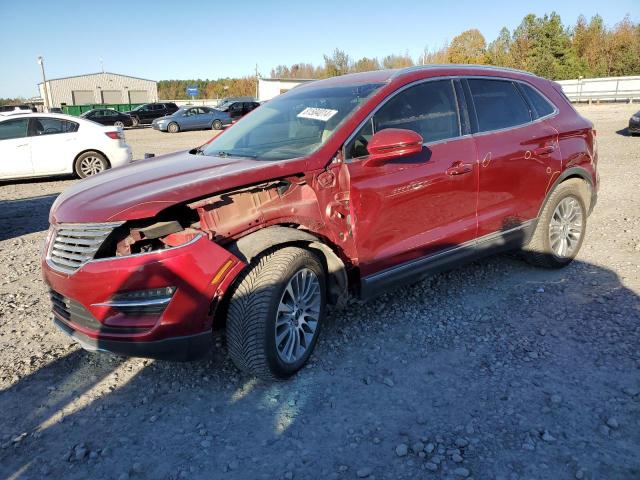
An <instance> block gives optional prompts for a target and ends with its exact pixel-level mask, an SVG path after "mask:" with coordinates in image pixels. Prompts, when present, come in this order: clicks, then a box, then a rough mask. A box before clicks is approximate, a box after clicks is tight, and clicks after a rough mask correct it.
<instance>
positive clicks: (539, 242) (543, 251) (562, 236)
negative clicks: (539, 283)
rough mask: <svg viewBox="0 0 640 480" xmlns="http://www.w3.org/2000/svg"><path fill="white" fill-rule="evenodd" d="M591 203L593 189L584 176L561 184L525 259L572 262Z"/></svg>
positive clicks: (552, 265)
mask: <svg viewBox="0 0 640 480" xmlns="http://www.w3.org/2000/svg"><path fill="white" fill-rule="evenodd" d="M589 204H590V189H589V186H588V185H587V184H586V182H585V181H584V180H579V179H577V178H572V179H569V180H567V181H565V182H562V183H561V184H560V185H558V186H557V187H556V189H555V190H554V191H553V193H552V194H551V195H550V196H549V199H548V200H547V203H546V204H545V206H544V208H543V209H542V214H541V215H540V218H538V225H537V226H536V229H535V231H534V233H533V236H532V237H531V240H530V241H529V244H528V245H527V246H526V247H525V249H524V257H525V260H527V261H528V262H529V263H531V264H533V265H536V266H539V267H545V268H562V267H565V266H567V265H569V264H570V263H571V262H572V261H573V259H574V258H575V256H576V255H577V254H578V252H579V251H580V247H581V246H582V241H583V240H584V234H585V231H586V228H587V214H588V211H589V207H588V206H589Z"/></svg>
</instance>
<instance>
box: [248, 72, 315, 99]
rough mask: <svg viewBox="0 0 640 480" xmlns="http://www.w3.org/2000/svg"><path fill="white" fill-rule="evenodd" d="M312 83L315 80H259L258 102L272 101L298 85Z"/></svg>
mask: <svg viewBox="0 0 640 480" xmlns="http://www.w3.org/2000/svg"><path fill="white" fill-rule="evenodd" d="M312 81H313V80H310V79H302V78H259V79H258V101H259V102H264V101H265V100H271V99H272V98H274V97H277V96H278V95H280V94H281V93H284V92H287V91H289V90H291V89H292V88H295V87H297V86H298V85H302V84H303V83H306V82H312Z"/></svg>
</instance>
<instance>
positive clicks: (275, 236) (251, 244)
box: [225, 225, 349, 307]
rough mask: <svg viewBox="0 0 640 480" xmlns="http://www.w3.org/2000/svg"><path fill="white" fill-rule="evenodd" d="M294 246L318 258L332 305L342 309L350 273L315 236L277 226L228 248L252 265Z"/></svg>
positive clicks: (252, 234)
mask: <svg viewBox="0 0 640 480" xmlns="http://www.w3.org/2000/svg"><path fill="white" fill-rule="evenodd" d="M292 244H293V245H295V244H303V245H304V246H306V247H307V248H310V249H312V250H314V251H315V252H316V253H318V254H319V256H320V258H322V259H323V261H324V264H325V267H326V268H327V272H328V274H329V278H328V280H329V281H328V285H327V294H328V295H327V296H328V300H329V303H331V304H332V305H337V306H339V307H343V306H344V305H345V304H346V300H347V297H348V287H349V282H348V279H347V269H346V267H345V264H344V262H343V261H342V259H341V258H340V257H339V256H338V255H337V254H336V253H335V252H334V251H333V250H332V249H331V247H329V246H328V245H327V244H326V243H324V242H322V240H321V239H320V238H318V237H316V236H315V235H313V234H311V233H309V232H306V231H304V230H298V229H297V228H292V227H284V226H282V225H274V226H271V227H266V228H263V229H261V230H258V231H256V232H253V233H250V234H249V235H246V236H244V237H242V238H239V239H238V240H236V241H235V242H233V243H231V244H229V245H227V246H226V247H225V248H227V249H228V250H229V251H230V252H231V253H233V254H234V255H235V256H236V257H238V258H239V259H240V260H242V261H243V262H245V263H246V264H249V263H250V262H251V261H252V260H253V259H254V258H255V257H257V256H258V255H260V254H261V253H262V252H264V251H265V250H267V249H269V248H273V247H283V246H285V245H292Z"/></svg>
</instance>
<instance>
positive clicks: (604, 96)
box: [558, 76, 640, 103]
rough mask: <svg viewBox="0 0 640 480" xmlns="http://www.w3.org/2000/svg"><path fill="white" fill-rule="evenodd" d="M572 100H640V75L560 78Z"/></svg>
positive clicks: (563, 89)
mask: <svg viewBox="0 0 640 480" xmlns="http://www.w3.org/2000/svg"><path fill="white" fill-rule="evenodd" d="M558 83H559V84H560V85H562V91H563V92H564V93H565V95H566V96H567V97H568V98H569V100H571V101H572V102H588V103H592V102H600V101H604V102H628V103H633V102H634V101H639V100H640V76H634V77H603V78H579V79H576V80H560V81H558Z"/></svg>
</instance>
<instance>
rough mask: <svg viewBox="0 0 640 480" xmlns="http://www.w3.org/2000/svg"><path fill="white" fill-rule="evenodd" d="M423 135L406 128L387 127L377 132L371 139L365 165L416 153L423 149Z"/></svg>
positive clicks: (374, 164) (372, 164)
mask: <svg viewBox="0 0 640 480" xmlns="http://www.w3.org/2000/svg"><path fill="white" fill-rule="evenodd" d="M422 143H423V140H422V136H421V135H420V134H419V133H416V132H414V131H413V130H406V129H404V128H385V129H384V130H380V131H379V132H376V133H375V134H374V135H373V136H372V137H371V140H369V144H368V145H367V151H368V152H369V156H368V157H367V158H366V159H365V160H364V165H365V166H378V165H382V164H384V163H385V162H386V161H388V160H393V159H395V158H400V157H407V156H409V155H415V154H417V153H420V152H421V151H422Z"/></svg>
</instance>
